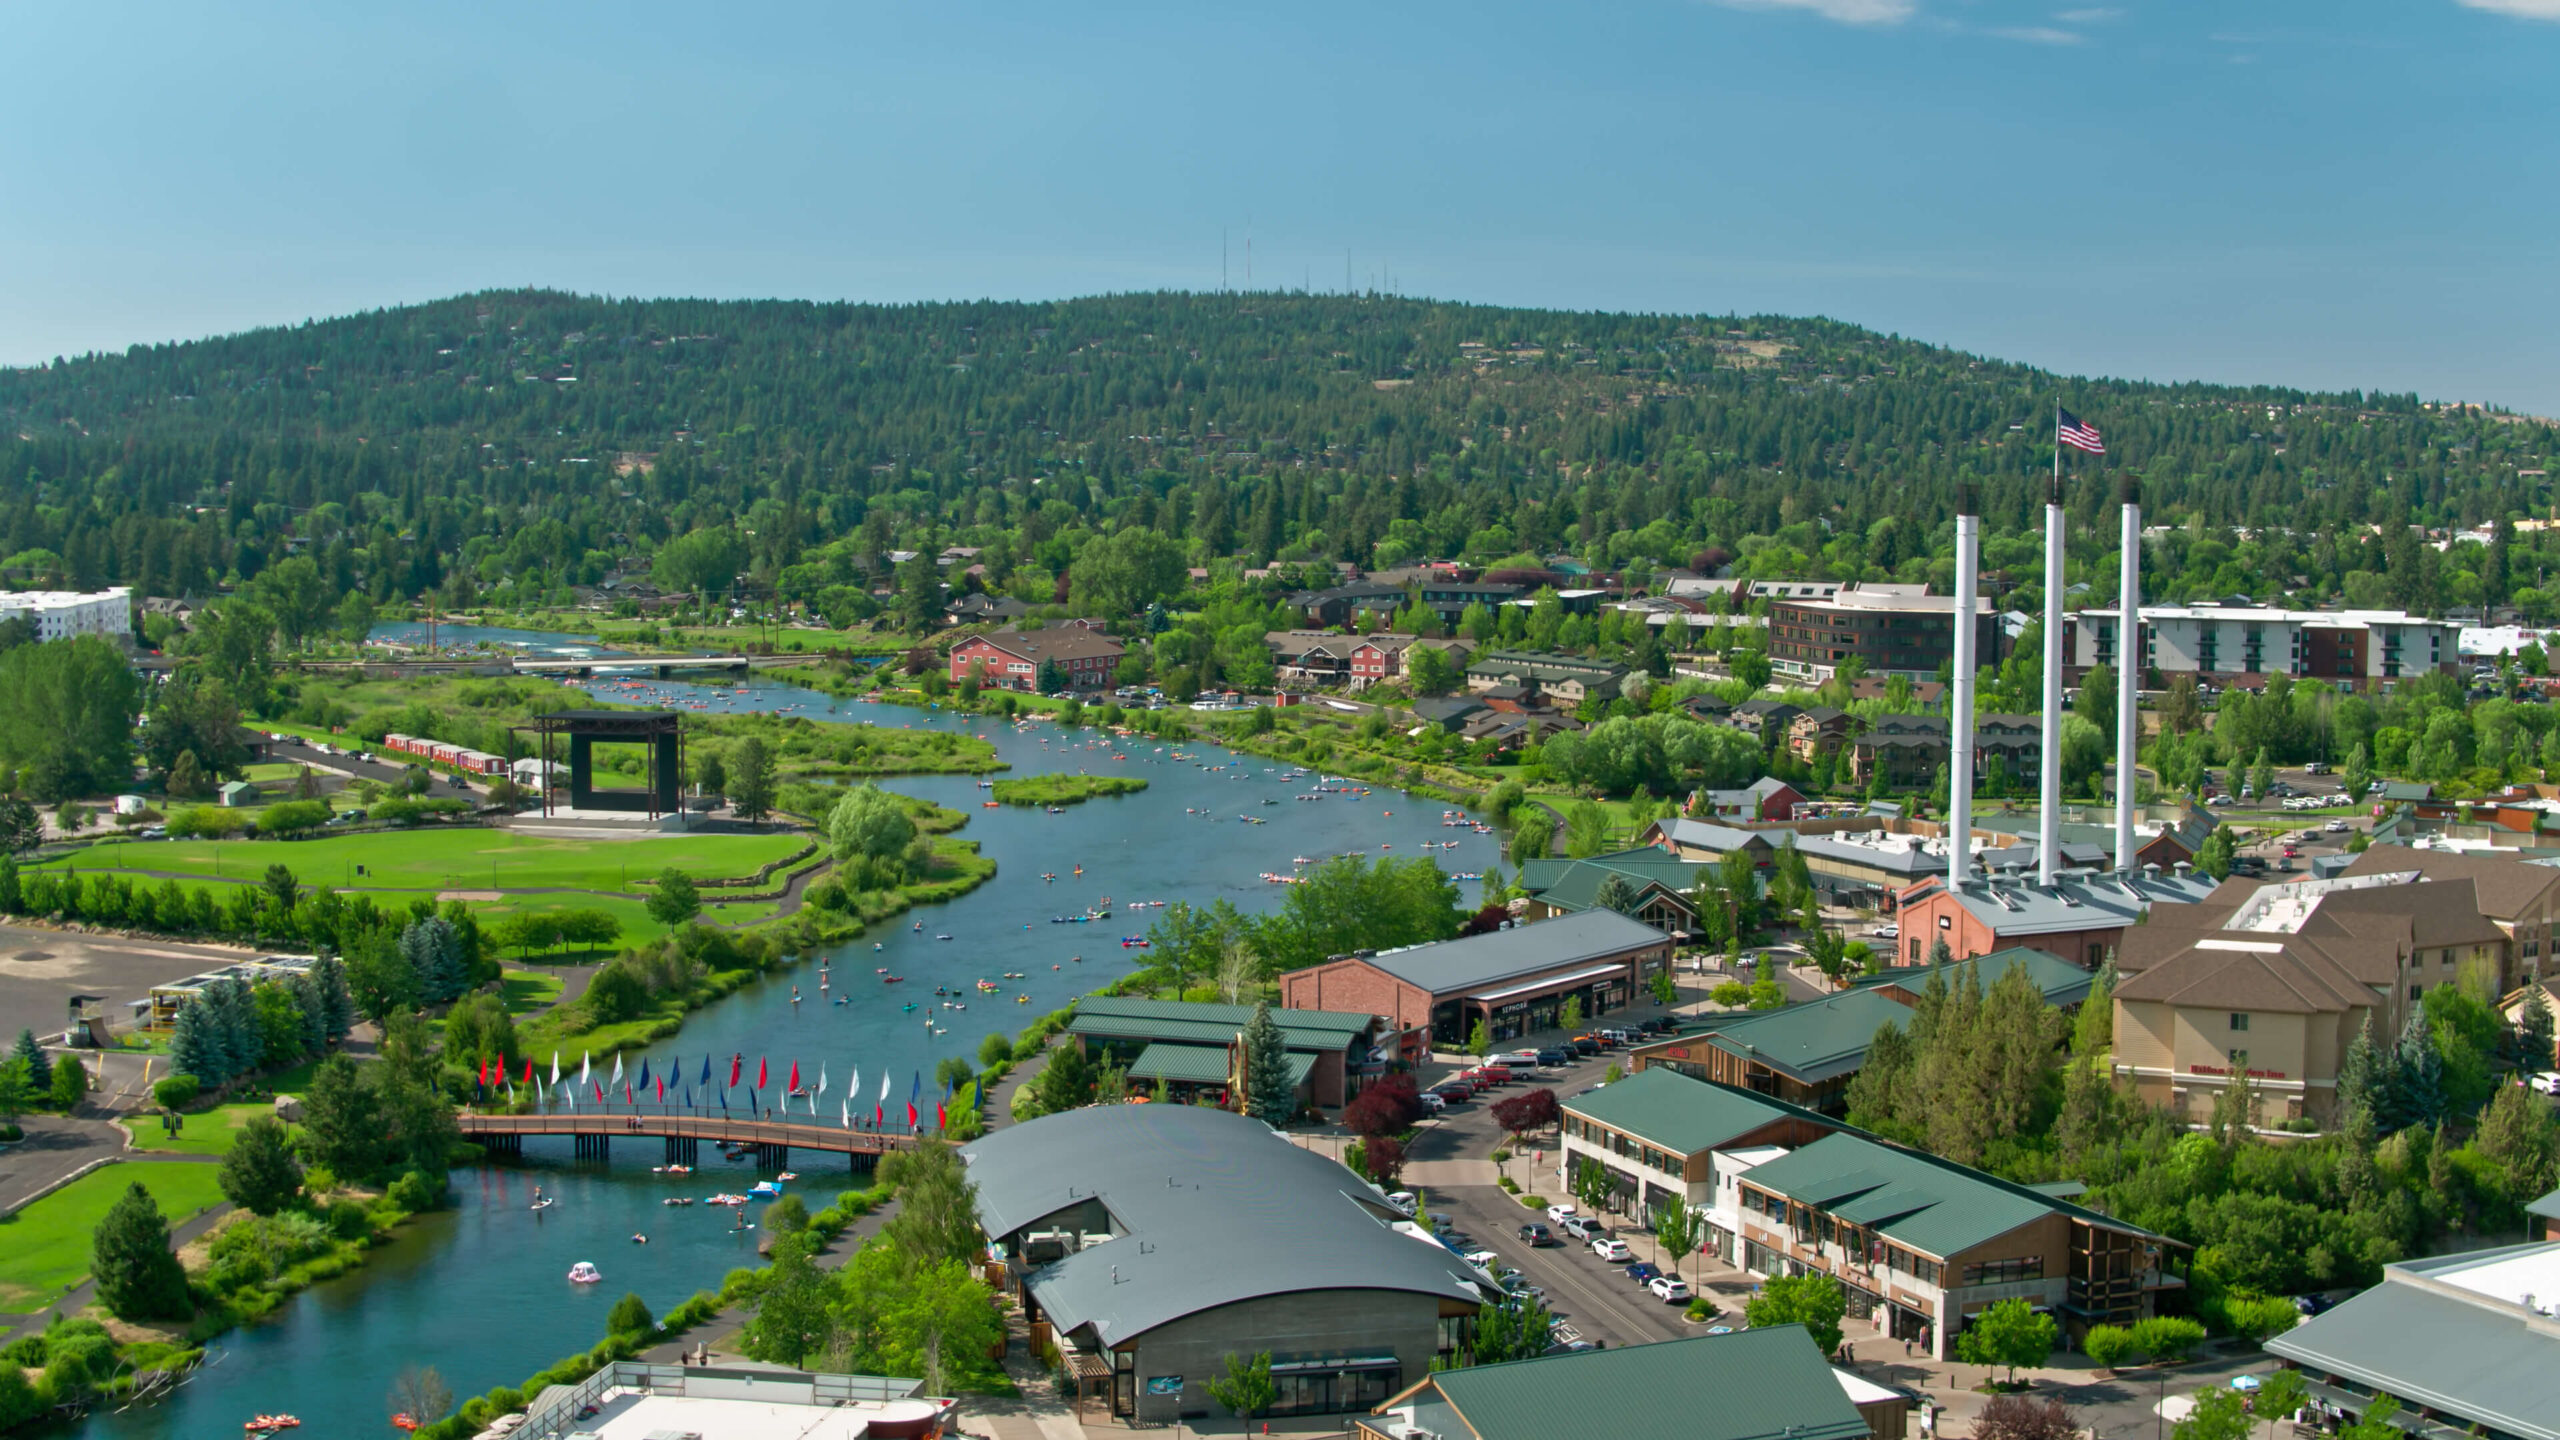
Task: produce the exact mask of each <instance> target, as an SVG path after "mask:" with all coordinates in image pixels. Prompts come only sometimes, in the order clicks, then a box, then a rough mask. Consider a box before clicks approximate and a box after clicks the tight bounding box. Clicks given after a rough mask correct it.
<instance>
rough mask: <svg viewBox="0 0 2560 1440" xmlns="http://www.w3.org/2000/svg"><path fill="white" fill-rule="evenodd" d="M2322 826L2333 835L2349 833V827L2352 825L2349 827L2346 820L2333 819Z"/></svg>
mask: <svg viewBox="0 0 2560 1440" xmlns="http://www.w3.org/2000/svg"><path fill="white" fill-rule="evenodd" d="M2320 828H2321V829H2323V830H2326V831H2328V832H2329V833H2330V834H2332V835H2343V834H2345V833H2347V831H2348V829H2349V828H2351V827H2349V826H2348V824H2347V822H2346V821H2344V820H2332V821H2330V822H2329V823H2328V824H2326V825H2323V826H2321V827H2320Z"/></svg>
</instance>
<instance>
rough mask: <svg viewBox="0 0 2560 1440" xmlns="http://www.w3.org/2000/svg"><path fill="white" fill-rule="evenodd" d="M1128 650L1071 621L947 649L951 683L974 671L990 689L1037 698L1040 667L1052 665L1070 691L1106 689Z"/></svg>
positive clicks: (991, 635) (996, 633) (977, 638)
mask: <svg viewBox="0 0 2560 1440" xmlns="http://www.w3.org/2000/svg"><path fill="white" fill-rule="evenodd" d="M1125 648H1126V647H1124V646H1122V645H1121V643H1120V642H1119V641H1117V640H1114V639H1112V638H1111V637H1110V636H1108V635H1105V634H1103V633H1102V632H1101V631H1099V630H1095V629H1091V628H1089V627H1086V626H1083V625H1079V624H1076V623H1074V622H1072V621H1069V622H1067V623H1064V624H1059V625H1050V626H1045V627H1043V628H1041V629H1038V630H996V631H991V632H989V633H987V634H984V635H976V636H972V637H970V638H969V639H968V640H967V641H965V642H963V643H961V644H958V645H954V646H952V647H951V683H952V684H954V685H957V684H959V683H960V682H961V681H963V680H965V679H967V678H968V677H969V673H970V671H972V670H976V671H977V672H978V673H979V674H980V676H981V677H982V679H981V683H982V684H984V685H986V686H987V687H989V688H991V689H998V690H1021V691H1025V692H1036V691H1037V690H1039V688H1040V667H1041V666H1042V665H1043V664H1045V663H1048V662H1052V661H1054V662H1056V664H1057V667H1058V669H1059V671H1060V672H1061V673H1063V674H1064V675H1065V676H1066V680H1067V688H1069V689H1071V690H1102V689H1107V688H1109V687H1110V684H1111V671H1112V667H1113V666H1115V665H1118V664H1119V663H1120V656H1121V654H1122V653H1123V652H1124V650H1125Z"/></svg>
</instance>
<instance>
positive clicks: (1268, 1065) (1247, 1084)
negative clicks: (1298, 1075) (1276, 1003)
mask: <svg viewBox="0 0 2560 1440" xmlns="http://www.w3.org/2000/svg"><path fill="white" fill-rule="evenodd" d="M1244 1094H1245V1113H1247V1114H1249V1115H1251V1116H1252V1117H1253V1118H1254V1119H1256V1120H1259V1121H1261V1122H1262V1123H1264V1124H1266V1125H1285V1124H1287V1123H1288V1122H1289V1117H1290V1116H1292V1115H1295V1114H1296V1113H1297V1110H1298V1094H1297V1087H1296V1086H1295V1085H1292V1084H1290V1083H1289V1052H1288V1049H1287V1047H1286V1046H1285V1045H1284V1044H1283V1043H1282V1042H1281V1039H1280V1027H1279V1026H1278V1025H1277V1024H1274V1023H1273V1022H1272V1019H1271V1006H1270V1003H1269V1002H1268V1001H1262V1002H1257V1003H1256V1004H1255V1005H1254V1007H1253V1018H1252V1019H1251V1020H1249V1021H1247V1022H1245V1027H1244Z"/></svg>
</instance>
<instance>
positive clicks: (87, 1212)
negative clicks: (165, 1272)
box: [0, 1160, 222, 1313]
mask: <svg viewBox="0 0 2560 1440" xmlns="http://www.w3.org/2000/svg"><path fill="white" fill-rule="evenodd" d="M220 1168H221V1167H219V1166H215V1165H205V1164H199V1163H194V1162H190V1161H183V1160H128V1161H122V1162H119V1163H117V1164H114V1165H109V1166H107V1167H105V1168H104V1169H101V1170H96V1171H93V1172H91V1173H89V1174H87V1175H83V1176H81V1177H80V1178H79V1179H77V1180H74V1181H72V1182H71V1183H70V1184H68V1185H65V1186H64V1187H62V1188H61V1189H59V1190H56V1191H55V1192H53V1193H52V1194H50V1195H47V1196H46V1197H44V1198H43V1199H41V1200H38V1201H37V1202H35V1203H34V1204H32V1205H29V1206H27V1207H26V1208H25V1209H22V1210H20V1211H18V1212H17V1213H16V1214H15V1215H12V1216H10V1217H9V1218H8V1219H7V1220H5V1221H0V1310H7V1311H14V1312H19V1313H24V1312H28V1311H34V1310H41V1309H43V1308H44V1307H45V1306H47V1305H50V1304H52V1303H53V1302H54V1301H56V1300H58V1299H60V1298H61V1297H62V1295H63V1293H64V1292H66V1291H68V1290H70V1289H71V1288H72V1287H73V1286H75V1285H78V1284H79V1283H80V1282H81V1281H82V1280H84V1279H86V1278H87V1277H88V1274H89V1235H90V1232H91V1231H93V1230H95V1229H97V1228H98V1221H99V1220H100V1219H102V1218H104V1217H105V1215H106V1213H107V1209H108V1207H109V1206H112V1205H113V1204H115V1202H116V1200H117V1199H118V1198H119V1197H121V1196H122V1195H123V1194H124V1192H125V1187H126V1186H128V1185H132V1184H134V1183H136V1182H140V1183H141V1184H143V1185H145V1186H147V1187H149V1188H150V1191H151V1198H152V1199H154V1200H156V1201H158V1202H159V1205H160V1213H161V1214H162V1215H164V1216H166V1217H167V1218H168V1220H169V1223H170V1225H171V1227H172V1228H174V1227H175V1226H176V1225H177V1224H178V1223H179V1222H180V1221H182V1220H185V1219H187V1218H188V1217H189V1216H192V1215H196V1214H199V1213H201V1212H202V1211H204V1210H206V1209H208V1208H210V1207H212V1206H214V1205H218V1204H220V1203H221V1202H222V1187H221V1186H220V1185H219V1184H217V1183H216V1175H217V1173H218V1172H219V1170H220Z"/></svg>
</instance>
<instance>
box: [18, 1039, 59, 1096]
mask: <svg viewBox="0 0 2560 1440" xmlns="http://www.w3.org/2000/svg"><path fill="white" fill-rule="evenodd" d="M9 1054H10V1057H11V1058H12V1059H17V1060H24V1061H26V1062H27V1083H28V1084H30V1085H33V1086H34V1087H35V1088H36V1089H37V1090H39V1091H43V1090H49V1089H51V1088H52V1087H53V1057H52V1056H50V1055H47V1054H45V1053H44V1047H43V1046H42V1045H39V1044H37V1043H36V1032H35V1031H33V1030H21V1031H19V1032H18V1043H17V1045H16V1047H15V1048H13V1049H12V1050H11V1051H10V1052H9Z"/></svg>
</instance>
